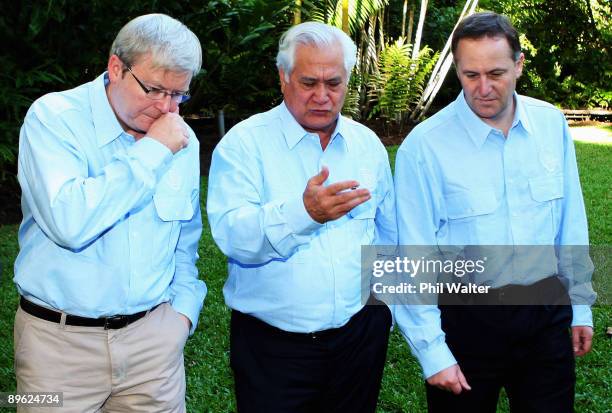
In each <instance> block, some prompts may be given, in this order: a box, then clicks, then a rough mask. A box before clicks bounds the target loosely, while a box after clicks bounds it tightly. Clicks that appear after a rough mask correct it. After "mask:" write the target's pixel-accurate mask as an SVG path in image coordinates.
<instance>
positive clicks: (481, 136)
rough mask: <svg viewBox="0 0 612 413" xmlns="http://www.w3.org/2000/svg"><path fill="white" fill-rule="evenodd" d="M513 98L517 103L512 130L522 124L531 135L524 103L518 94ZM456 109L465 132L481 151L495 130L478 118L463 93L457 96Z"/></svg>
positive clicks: (514, 94)
mask: <svg viewBox="0 0 612 413" xmlns="http://www.w3.org/2000/svg"><path fill="white" fill-rule="evenodd" d="M512 96H513V99H514V101H515V102H516V107H515V110H514V119H513V120H512V126H511V128H513V127H515V126H516V125H518V124H519V123H520V124H521V125H522V126H523V128H524V129H525V131H527V132H528V133H531V128H530V125H529V118H528V117H527V113H526V111H525V107H524V104H523V102H522V101H521V99H519V95H518V94H517V93H516V92H514V93H513V95H512ZM455 108H456V111H457V115H458V117H459V121H460V122H461V123H462V124H463V126H464V127H465V130H466V131H467V133H468V135H469V136H470V138H471V139H472V142H474V145H476V147H478V148H479V149H480V148H481V147H482V145H483V144H484V143H485V141H486V140H487V138H488V136H489V134H490V133H491V131H492V130H494V129H495V128H493V127H492V126H490V125H488V124H486V123H485V122H484V121H483V120H482V119H480V118H479V117H478V115H476V114H475V113H474V111H473V110H472V109H471V108H470V106H469V105H468V104H467V101H466V100H465V96H464V95H463V91H461V92H460V93H459V96H457V99H456V100H455Z"/></svg>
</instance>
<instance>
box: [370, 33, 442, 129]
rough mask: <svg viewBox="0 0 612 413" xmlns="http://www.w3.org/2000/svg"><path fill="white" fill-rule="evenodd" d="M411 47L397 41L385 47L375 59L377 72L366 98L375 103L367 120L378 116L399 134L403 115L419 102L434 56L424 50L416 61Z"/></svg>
mask: <svg viewBox="0 0 612 413" xmlns="http://www.w3.org/2000/svg"><path fill="white" fill-rule="evenodd" d="M411 56H412V45H411V44H409V43H406V39H405V38H403V37H400V38H399V39H398V40H396V41H395V42H393V43H392V44H389V45H387V46H386V47H385V48H384V49H383V50H382V52H381V53H380V56H379V59H378V72H377V74H376V75H375V76H374V77H373V78H372V81H371V82H370V85H369V87H370V97H371V98H372V99H373V101H374V102H375V105H374V107H373V110H372V112H371V113H370V118H372V117H375V116H380V117H382V118H384V119H386V120H387V121H392V122H394V123H395V124H397V125H399V129H400V132H401V131H402V129H403V125H404V123H405V121H406V118H407V115H408V114H409V113H410V111H411V110H412V109H413V108H414V106H415V105H416V104H417V103H418V102H419V99H420V97H421V94H422V93H423V88H424V86H425V82H426V80H427V76H428V75H429V74H430V73H431V70H432V69H433V66H434V64H435V62H436V60H437V58H438V53H435V54H434V53H433V52H432V50H431V49H430V48H429V47H427V46H425V47H423V48H422V49H421V51H420V52H419V54H418V56H417V58H416V59H413V58H412V57H411Z"/></svg>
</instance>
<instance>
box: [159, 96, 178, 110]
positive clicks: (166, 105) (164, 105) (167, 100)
mask: <svg viewBox="0 0 612 413" xmlns="http://www.w3.org/2000/svg"><path fill="white" fill-rule="evenodd" d="M176 105H178V103H176V101H174V100H173V99H172V98H171V97H170V95H166V96H164V97H163V98H161V99H159V100H157V101H156V102H155V106H156V107H157V110H159V111H160V112H161V113H168V112H170V111H171V110H172V109H174V108H176Z"/></svg>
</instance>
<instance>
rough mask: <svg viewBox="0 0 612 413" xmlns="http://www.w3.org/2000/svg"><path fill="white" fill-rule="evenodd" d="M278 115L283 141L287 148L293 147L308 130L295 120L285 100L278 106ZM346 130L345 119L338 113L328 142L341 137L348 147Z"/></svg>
mask: <svg viewBox="0 0 612 413" xmlns="http://www.w3.org/2000/svg"><path fill="white" fill-rule="evenodd" d="M278 110H279V116H280V120H281V125H282V131H283V134H284V136H285V142H286V143H287V146H288V147H289V149H293V148H294V147H295V145H297V144H298V143H299V142H300V141H301V140H302V139H303V138H304V137H305V136H306V135H308V133H309V132H308V131H306V129H304V128H303V127H302V125H300V124H299V123H298V122H297V120H295V118H294V117H293V115H292V114H291V112H289V109H288V108H287V105H285V102H284V101H283V103H281V104H280V105H279V107H278ZM345 131H346V119H344V118H343V117H342V116H341V115H338V122H336V128H335V129H334V131H333V132H332V134H331V139H330V143H331V142H332V141H333V140H334V139H335V138H336V137H337V136H339V137H341V138H342V139H343V140H344V142H345V143H346V146H347V149H348V140H347V139H346V136H347V134H346V133H344V132H345Z"/></svg>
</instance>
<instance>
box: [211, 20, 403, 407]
mask: <svg viewBox="0 0 612 413" xmlns="http://www.w3.org/2000/svg"><path fill="white" fill-rule="evenodd" d="M279 49H280V50H279V53H278V56H277V64H278V68H279V75H280V81H281V89H282V92H283V97H284V102H283V103H282V104H281V105H279V106H277V107H276V108H274V109H272V110H270V111H268V112H265V113H261V114H258V115H255V116H253V117H251V118H249V119H248V120H246V121H244V122H242V123H240V124H238V125H236V126H235V127H234V128H233V129H232V130H230V132H229V133H228V134H227V135H226V136H225V137H224V138H223V140H222V141H221V142H220V143H219V145H218V146H217V148H216V149H215V152H214V154H213V160H212V166H211V171H210V175H209V192H208V204H207V205H208V207H207V209H208V217H209V221H210V224H211V230H212V233H213V237H214V238H215V241H216V242H217V244H218V245H219V247H220V248H221V249H222V250H223V252H224V253H225V254H226V255H227V256H228V257H229V278H228V280H227V282H226V284H225V287H224V293H225V300H226V302H227V304H228V305H229V306H230V307H231V308H232V309H233V312H232V325H231V365H232V368H233V370H234V377H235V382H236V398H237V402H238V403H237V404H238V410H239V411H240V412H266V413H270V412H318V411H321V412H322V411H325V412H373V411H374V410H375V407H376V401H377V397H378V392H379V389H380V381H381V377H382V371H383V365H384V361H385V354H386V350H387V340H388V335H389V327H390V325H391V314H390V312H389V309H388V308H387V307H386V306H383V305H379V306H364V303H363V302H362V300H361V297H362V291H361V270H360V263H361V262H360V256H361V245H362V244H364V245H369V244H374V243H383V244H395V243H396V224H395V212H394V206H393V203H394V196H393V183H392V180H391V171H390V168H389V161H388V159H387V153H386V151H385V149H384V147H383V146H382V144H381V143H380V140H379V139H378V138H377V137H376V135H374V133H372V131H370V130H369V129H367V128H366V127H364V126H362V125H360V124H358V123H356V122H353V121H352V120H350V119H347V118H343V117H342V116H340V115H339V113H340V110H341V108H342V104H343V102H344V97H345V95H346V91H347V83H348V79H349V75H350V72H351V69H352V67H353V65H354V63H355V45H354V43H353V42H352V41H351V40H350V38H349V37H348V36H347V35H346V34H344V33H343V32H342V31H341V30H339V29H337V28H334V27H331V26H327V25H324V24H321V23H303V24H300V25H297V26H294V27H293V28H291V29H290V30H289V31H288V32H287V33H285V34H284V35H283V37H282V38H281V41H280V47H279ZM356 187H359V188H357V189H355V188H356Z"/></svg>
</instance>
